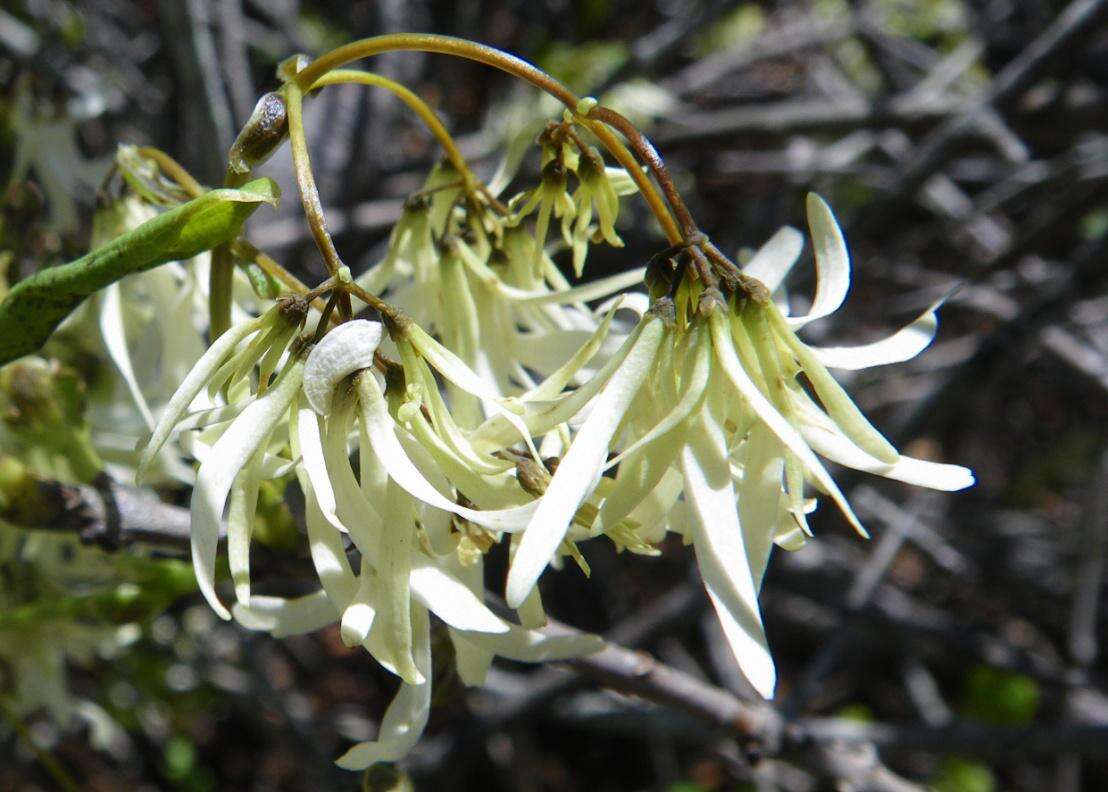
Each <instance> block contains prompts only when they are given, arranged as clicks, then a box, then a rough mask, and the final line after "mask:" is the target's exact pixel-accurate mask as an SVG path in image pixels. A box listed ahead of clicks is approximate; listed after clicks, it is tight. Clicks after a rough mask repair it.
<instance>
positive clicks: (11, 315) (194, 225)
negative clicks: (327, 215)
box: [0, 179, 280, 365]
mask: <svg viewBox="0 0 1108 792" xmlns="http://www.w3.org/2000/svg"><path fill="white" fill-rule="evenodd" d="M279 198H280V192H279V190H278V188H277V185H276V184H275V183H274V182H273V181H271V180H270V179H257V180H255V181H252V182H249V183H248V184H246V185H243V187H241V188H240V189H237V190H232V189H219V190H212V191H211V192H208V193H205V194H204V195H201V196H200V197H199V198H194V199H193V200H191V201H189V202H188V203H186V204H182V205H181V206H178V207H177V208H175V209H170V210H169V211H168V212H164V213H162V214H160V215H158V216H157V217H155V218H153V219H152V220H148V221H147V222H145V223H143V224H142V225H141V226H139V227H138V228H136V229H134V230H133V231H129V232H127V233H126V234H123V235H122V236H120V237H117V238H116V239H114V240H112V241H111V242H109V243H108V244H106V245H104V246H103V247H100V248H97V249H96V250H94V251H92V252H91V253H89V254H88V255H86V256H83V257H81V258H79V259H77V260H76V261H71V262H69V263H68V264H62V265H60V266H57V267H50V268H49V269H44V270H41V271H40V272H36V273H35V274H34V275H32V276H30V277H29V278H25V279H24V280H22V281H20V282H19V283H18V284H16V286H15V288H13V289H12V290H11V291H10V292H9V293H8V295H7V297H5V298H4V301H3V302H0V365H3V364H5V363H8V362H10V361H12V360H15V359H16V358H19V357H22V356H23V355H27V354H30V353H31V352H34V351H35V350H36V349H38V348H39V347H41V346H42V345H43V344H45V343H46V340H47V339H48V338H49V337H50V334H51V333H53V332H54V329H55V328H56V327H57V326H58V325H59V324H60V323H61V321H62V320H63V319H65V317H67V316H68V315H69V314H70V313H71V312H72V311H73V309H74V308H76V307H77V306H78V305H80V303H81V301H82V300H84V299H85V298H86V297H88V296H89V295H90V294H93V293H94V292H97V291H99V290H100V289H103V288H104V287H105V286H109V285H110V284H112V283H115V282H116V281H117V280H119V279H120V278H123V277H124V276H126V275H130V274H132V273H135V272H142V271H144V270H148V269H151V268H152V267H156V266H158V265H159V264H165V263H166V262H168V261H180V260H183V259H188V258H192V257H193V256H195V255H197V254H198V253H202V252H204V251H205V250H210V249H212V248H213V247H216V246H218V245H222V244H224V243H225V242H229V241H231V240H232V239H234V238H235V237H236V236H238V234H239V230H240V229H241V228H242V224H243V222H244V221H245V220H246V218H247V217H249V216H250V215H251V213H253V211H254V210H255V209H257V208H258V206H259V205H261V204H262V203H267V204H270V205H271V206H276V205H277V202H278V200H279Z"/></svg>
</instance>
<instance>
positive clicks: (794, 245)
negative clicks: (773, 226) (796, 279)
mask: <svg viewBox="0 0 1108 792" xmlns="http://www.w3.org/2000/svg"><path fill="white" fill-rule="evenodd" d="M803 249H804V235H803V234H802V233H800V232H799V231H797V230H796V229H795V228H792V227H790V226H785V227H784V228H782V229H781V230H780V231H778V232H777V233H776V234H774V235H773V236H771V237H770V238H769V241H768V242H766V243H765V244H764V245H762V246H761V247H760V248H758V252H757V253H755V254H754V256H753V257H752V258H751V259H750V261H748V262H747V263H746V264H744V265H743V273H744V274H745V275H749V276H751V277H752V278H757V279H758V280H760V281H761V282H762V285H763V286H765V287H766V288H767V289H769V292H770V294H772V293H773V292H775V291H777V288H778V287H779V286H780V285H781V284H782V282H784V280H785V276H786V275H788V274H789V270H791V269H792V268H793V265H794V264H796V260H797V259H798V258H799V257H800V251H801V250H803Z"/></svg>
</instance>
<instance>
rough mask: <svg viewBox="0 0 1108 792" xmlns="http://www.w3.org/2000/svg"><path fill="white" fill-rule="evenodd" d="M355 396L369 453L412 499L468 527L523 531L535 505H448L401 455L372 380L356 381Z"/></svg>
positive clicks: (401, 447)
mask: <svg viewBox="0 0 1108 792" xmlns="http://www.w3.org/2000/svg"><path fill="white" fill-rule="evenodd" d="M358 395H359V402H360V405H361V417H362V425H363V426H364V427H365V429H366V434H367V435H368V437H369V442H370V445H371V446H372V447H373V453H374V454H375V455H376V456H377V458H378V459H379V460H380V461H381V464H383V465H384V466H385V469H386V470H387V471H388V473H389V476H390V477H391V478H392V479H393V480H394V481H395V482H396V483H397V484H399V485H400V486H401V487H402V488H403V489H404V490H405V491H406V492H407V493H408V494H410V495H411V496H412V497H414V498H418V499H419V500H421V501H423V502H424V503H427V504H429V505H431V506H434V507H435V508H436V509H442V510H443V511H448V512H451V513H452V514H457V515H458V516H459V517H464V518H465V519H467V520H469V521H470V522H472V523H475V524H477V525H481V526H484V527H486V528H491V529H493V530H497V531H505V530H506V531H512V530H519V529H521V528H524V527H525V526H526V525H527V524H528V520H529V518H530V517H531V515H533V514H534V512H535V509H536V508H537V502H534V501H533V502H531V503H527V504H524V505H523V506H517V507H514V508H510V509H498V510H488V511H481V510H476V509H467V508H465V507H463V506H459V505H458V504H456V503H452V502H451V501H449V500H447V499H446V498H445V497H443V495H442V494H441V493H440V492H439V491H438V490H437V489H435V488H434V487H433V486H432V485H431V482H429V481H428V480H427V479H426V478H425V477H424V476H423V474H422V473H420V472H419V469H418V468H416V466H415V465H414V464H412V460H411V459H410V458H409V457H408V455H407V454H406V453H405V452H404V448H403V446H401V445H400V440H399V439H397V436H396V424H395V422H394V421H393V419H392V416H391V415H389V412H388V405H387V403H386V401H385V397H384V394H383V393H381V388H380V386H379V385H378V384H377V380H375V379H374V378H373V377H372V376H368V375H362V376H361V377H359V378H358Z"/></svg>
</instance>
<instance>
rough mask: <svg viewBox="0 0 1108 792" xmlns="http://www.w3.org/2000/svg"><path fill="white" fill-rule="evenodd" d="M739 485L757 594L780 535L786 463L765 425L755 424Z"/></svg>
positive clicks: (740, 504)
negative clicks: (777, 535)
mask: <svg viewBox="0 0 1108 792" xmlns="http://www.w3.org/2000/svg"><path fill="white" fill-rule="evenodd" d="M742 460H743V478H742V483H741V484H740V485H739V520H740V522H741V523H742V527H743V538H744V541H745V544H746V548H747V555H748V556H749V560H750V572H751V577H752V578H753V580H754V590H755V591H758V590H760V589H761V587H762V576H763V575H764V574H765V571H766V564H767V563H769V554H770V549H771V548H772V547H773V540H774V536H775V535H776V533H777V525H778V518H779V504H780V500H781V474H782V472H783V468H784V460H783V459H782V458H781V452H780V445H779V444H778V442H777V441H776V439H774V437H773V435H771V434H770V432H769V430H768V429H766V427H765V425H764V424H755V425H754V426H753V427H752V428H751V430H750V434H749V435H748V438H747V441H746V445H745V447H744V449H743V455H742Z"/></svg>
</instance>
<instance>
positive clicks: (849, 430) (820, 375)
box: [766, 305, 899, 465]
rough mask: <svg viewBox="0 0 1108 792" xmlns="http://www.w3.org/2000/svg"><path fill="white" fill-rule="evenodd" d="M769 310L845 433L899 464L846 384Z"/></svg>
mask: <svg viewBox="0 0 1108 792" xmlns="http://www.w3.org/2000/svg"><path fill="white" fill-rule="evenodd" d="M766 311H767V314H768V316H769V320H770V324H771V325H772V326H773V328H774V330H775V331H776V333H777V336H778V338H780V339H781V340H782V341H784V342H785V344H786V346H788V348H789V350H790V351H791V352H792V353H793V355H794V356H795V357H796V361H797V362H798V363H799V364H800V366H801V368H803V369H804V373H805V374H806V375H807V376H808V380H809V381H810V382H811V383H812V387H813V388H815V390H816V394H817V395H818V396H819V400H820V401H821V402H823V406H824V407H826V408H827V412H828V414H829V415H830V416H831V418H832V419H833V420H834V421H835V423H837V424H838V425H839V427H840V428H841V429H842V430H843V433H844V434H846V436H847V437H849V438H850V439H851V440H853V441H854V442H855V443H857V444H858V446H859V447H860V448H862V449H864V450H865V452H866V453H867V454H870V455H871V456H873V457H875V458H877V459H880V460H881V461H882V462H885V463H886V464H890V465H891V464H893V463H895V462H896V460H897V457H898V456H899V454H898V453H897V450H896V449H895V448H894V447H893V445H892V443H890V442H889V441H888V440H886V439H885V436H884V435H883V434H881V433H880V432H879V431H877V428H876V427H875V426H874V425H873V424H871V423H870V422H869V419H867V418H866V416H865V415H863V414H862V411H861V410H859V409H858V405H856V404H855V403H854V400H853V399H851V398H850V394H848V393H847V392H846V391H845V390H843V387H842V385H840V384H839V383H838V381H837V380H836V379H835V378H834V377H833V376H831V372H829V371H828V370H827V369H826V368H825V367H824V365H823V364H822V363H821V362H820V361H819V359H818V358H817V357H816V355H815V354H814V353H813V352H812V350H811V349H809V348H808V346H807V345H806V344H805V343H804V342H803V341H801V340H800V339H799V338H797V337H796V333H794V332H793V331H792V330H791V329H790V328H789V326H788V324H787V322H788V320H787V319H785V317H783V316H781V314H780V312H779V311H778V310H777V308H776V307H774V306H772V305H771V306H768V307H767V308H766Z"/></svg>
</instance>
